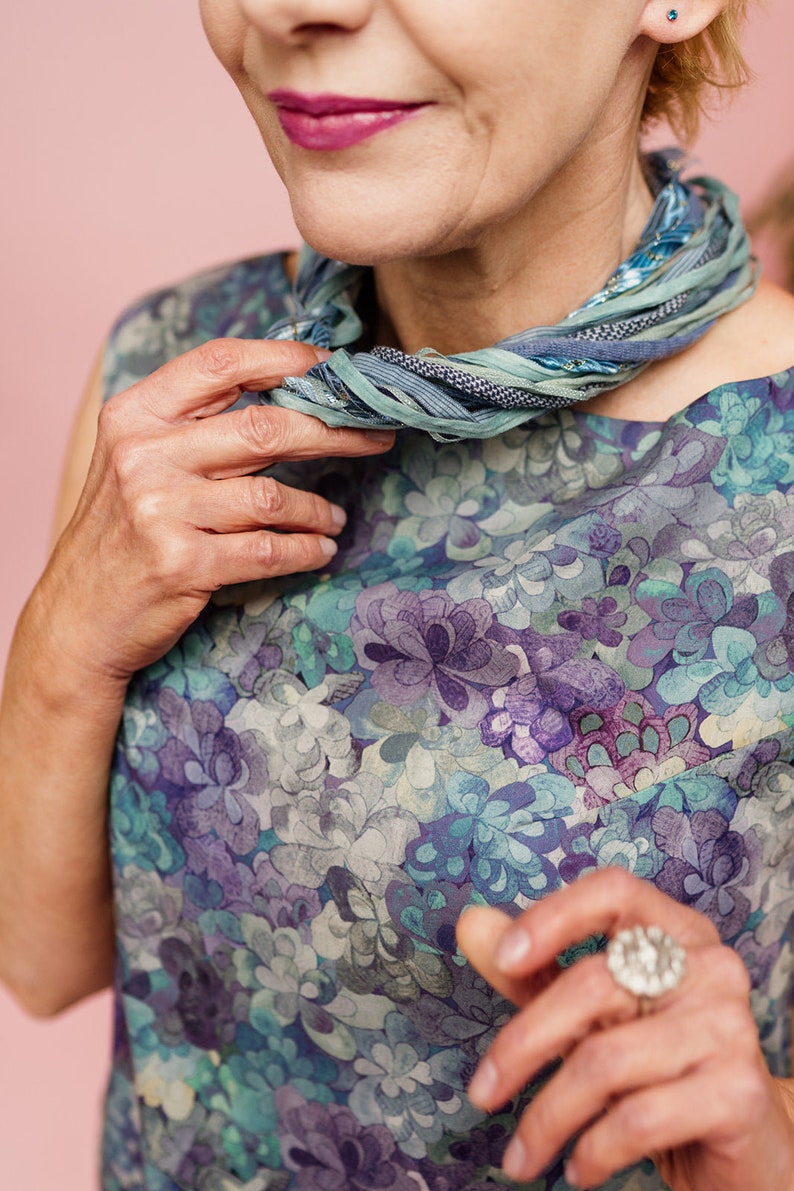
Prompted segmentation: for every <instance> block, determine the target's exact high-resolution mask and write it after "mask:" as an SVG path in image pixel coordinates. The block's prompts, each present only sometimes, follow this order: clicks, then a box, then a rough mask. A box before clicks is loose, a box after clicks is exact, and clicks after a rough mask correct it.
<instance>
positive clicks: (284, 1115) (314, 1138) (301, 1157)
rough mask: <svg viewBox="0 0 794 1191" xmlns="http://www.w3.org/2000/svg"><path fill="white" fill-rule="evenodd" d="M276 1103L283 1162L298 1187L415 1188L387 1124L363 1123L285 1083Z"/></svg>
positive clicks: (311, 1190) (340, 1190)
mask: <svg viewBox="0 0 794 1191" xmlns="http://www.w3.org/2000/svg"><path fill="white" fill-rule="evenodd" d="M275 1103H276V1111H277V1113H278V1126H277V1129H278V1138H279V1142H280V1145H281V1153H282V1157H283V1161H284V1165H285V1166H287V1167H288V1169H289V1170H292V1171H294V1172H295V1176H296V1185H297V1187H298V1188H299V1189H300V1191H417V1182H416V1180H415V1179H412V1178H411V1177H410V1176H409V1174H408V1170H409V1169H410V1170H412V1169H414V1166H413V1163H412V1162H411V1160H410V1158H406V1157H405V1155H403V1154H401V1153H400V1152H399V1151H398V1150H397V1149H396V1146H395V1143H394V1138H393V1137H392V1134H391V1131H390V1130H389V1129H387V1128H386V1126H385V1125H366V1126H364V1125H361V1124H359V1122H358V1121H357V1120H356V1118H355V1117H354V1116H353V1113H352V1112H351V1111H350V1109H349V1108H344V1107H342V1106H341V1105H338V1104H317V1103H315V1102H313V1101H309V1100H304V1098H303V1097H302V1096H301V1095H300V1094H299V1093H298V1092H296V1091H295V1089H294V1088H291V1087H289V1085H286V1086H284V1087H281V1088H279V1089H278V1090H277V1092H276V1094H275Z"/></svg>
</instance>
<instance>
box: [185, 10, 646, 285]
mask: <svg viewBox="0 0 794 1191" xmlns="http://www.w3.org/2000/svg"><path fill="white" fill-rule="evenodd" d="M200 3H201V11H202V18H203V21H204V25H205V28H206V30H207V33H208V36H209V39H210V42H211V44H212V46H213V49H214V50H215V53H216V54H217V56H218V58H219V59H220V61H221V62H222V63H223V65H224V66H225V67H226V69H227V70H228V71H229V73H230V74H231V76H232V78H233V79H234V80H235V82H236V84H237V86H238V87H239V89H240V91H241V93H242V95H243V97H244V99H245V102H246V103H247V105H248V107H249V109H250V110H251V112H252V114H253V116H254V119H255V120H256V122H257V125H258V127H259V129H260V131H261V134H262V137H263V139H264V141H265V145H266V146H267V150H268V152H269V153H270V156H271V157H272V159H273V162H274V163H275V166H276V169H277V170H278V172H279V174H280V175H281V178H282V179H283V181H284V183H285V185H286V187H287V189H288V191H289V195H290V199H291V202H292V208H293V212H294V215H295V219H296V222H297V224H298V227H299V229H300V231H301V234H302V235H303V236H304V237H305V239H306V240H307V241H308V242H309V243H310V244H312V245H313V246H314V247H315V248H317V249H318V250H320V251H322V252H325V253H326V254H327V255H330V256H333V257H339V258H341V259H344V260H348V261H352V262H355V263H369V264H375V263H379V262H382V261H386V260H392V259H396V258H400V257H408V256H424V255H431V254H437V253H442V252H447V251H451V250H454V249H458V248H464V247H472V246H474V245H476V244H477V243H478V241H479V239H480V237H481V236H482V235H483V234H484V233H485V230H486V229H489V228H492V227H493V226H494V225H495V224H499V223H502V222H503V221H505V220H508V219H510V218H511V217H513V216H516V215H517V214H518V213H519V212H521V211H522V210H523V209H525V208H526V207H527V204H528V203H529V201H530V200H531V199H532V198H533V196H534V195H536V194H537V193H538V192H539V191H540V190H542V189H543V188H544V187H545V186H546V185H547V184H548V183H549V181H550V180H551V179H552V178H554V177H555V176H556V175H558V173H559V172H560V171H561V170H562V169H563V167H564V166H565V165H566V164H568V163H569V162H571V161H572V160H574V161H576V162H577V163H581V162H587V166H586V168H585V172H584V173H582V174H580V185H581V186H582V187H583V188H586V187H587V185H588V181H589V177H588V173H587V170H588V169H593V168H596V169H597V168H598V161H599V159H600V160H603V161H605V162H607V163H608V166H607V168H610V169H612V168H613V162H612V160H611V157H610V154H611V152H612V148H611V147H612V146H613V145H614V144H615V140H616V138H619V139H621V142H622V143H625V144H627V145H631V144H632V143H633V135H634V131H635V128H636V121H637V117H638V114H639V110H640V107H641V105H642V97H643V95H644V88H645V84H646V81H647V77H648V72H649V70H650V67H651V64H652V61H653V53H654V45H653V42H652V41H651V40H650V38H649V37H648V36H643V34H647V32H648V29H647V28H646V26H647V25H648V22H649V16H648V11H649V10H655V7H659V9H660V14H662V16H661V19H662V20H663V12H664V11H665V10H664V9H663V8H662V6H661V5H657V2H656V0H200ZM658 15H659V14H655V12H654V11H652V13H651V18H650V19H651V26H652V21H653V20H654V19H656V18H657V16H658ZM660 27H661V26H660ZM339 97H342V99H343V100H344V99H349V100H353V101H361V100H367V101H377V102H375V103H374V104H372V103H369V104H367V106H368V107H369V108H373V107H374V109H375V110H374V111H373V110H370V111H369V112H367V113H366V114H362V113H361V111H358V112H357V113H356V112H355V111H351V110H347V111H343V112H340V111H338V110H337V111H335V110H334V109H338V108H339V107H344V108H347V109H355V107H356V103H355V102H353V103H348V104H345V103H344V102H342V103H341V104H340V102H339ZM378 103H380V104H381V106H380V107H379V106H378ZM389 104H391V105H394V104H398V105H400V106H398V107H397V108H394V107H393V106H392V107H389V106H387V105H389ZM402 105H405V106H402ZM371 129H377V130H378V131H375V132H372V134H371V135H364V133H365V132H369V131H370V130H371ZM598 146H602V147H603V152H602V153H601V154H600V155H599V152H597V151H596V150H597V147H598ZM583 197H586V196H585V195H583Z"/></svg>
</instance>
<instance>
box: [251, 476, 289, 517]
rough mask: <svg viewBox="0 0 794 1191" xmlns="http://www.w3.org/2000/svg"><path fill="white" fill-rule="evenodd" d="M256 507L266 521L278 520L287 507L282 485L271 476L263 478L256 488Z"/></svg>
mask: <svg viewBox="0 0 794 1191" xmlns="http://www.w3.org/2000/svg"><path fill="white" fill-rule="evenodd" d="M256 505H257V512H258V513H259V515H260V516H261V517H262V519H263V520H264V521H274V520H277V519H278V518H279V517H280V516H281V515H282V514H283V513H284V510H285V507H286V494H285V492H284V489H283V488H282V486H281V484H279V483H278V482H277V481H276V480H274V479H271V477H270V476H263V477H262V479H261V480H260V481H259V483H258V485H257V487H256Z"/></svg>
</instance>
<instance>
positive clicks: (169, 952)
mask: <svg viewBox="0 0 794 1191" xmlns="http://www.w3.org/2000/svg"><path fill="white" fill-rule="evenodd" d="M160 960H161V962H162V965H163V968H164V970H165V971H166V972H167V973H168V975H169V976H170V977H171V980H172V981H173V985H172V988H173V989H174V990H175V992H176V996H175V998H174V999H173V1001H172V1008H171V1011H170V1012H167V1013H164V1014H162V1015H161V1014H160V1013H159V1012H158V1015H157V1026H158V1031H160V1030H162V1031H165V1034H166V1039H164V1040H167V1041H168V1042H170V1044H171V1045H174V1043H175V1041H177V1040H179V1041H181V1040H182V1039H184V1040H185V1041H186V1042H190V1043H191V1044H192V1045H193V1046H199V1047H201V1048H203V1049H204V1050H214V1049H216V1048H217V1047H219V1046H221V1045H222V1044H223V1043H228V1042H231V1040H232V1038H233V1037H234V1032H235V1029H236V1021H235V1013H234V1011H233V1008H232V1000H233V994H232V992H231V990H229V989H227V988H226V987H225V986H224V983H223V980H222V979H221V976H220V974H219V973H218V972H217V971H216V969H215V966H214V965H213V964H212V963H211V961H210V960H209V959H207V958H205V957H204V956H201V957H200V956H198V955H195V954H194V953H193V952H192V951H191V949H190V947H188V945H187V943H184V942H183V941H182V940H181V939H176V938H173V937H172V938H168V939H164V940H163V942H162V943H161V945H160ZM169 1035H170V1037H168V1036H169ZM174 1035H176V1038H175V1037H174Z"/></svg>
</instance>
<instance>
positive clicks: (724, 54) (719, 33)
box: [643, 0, 751, 142]
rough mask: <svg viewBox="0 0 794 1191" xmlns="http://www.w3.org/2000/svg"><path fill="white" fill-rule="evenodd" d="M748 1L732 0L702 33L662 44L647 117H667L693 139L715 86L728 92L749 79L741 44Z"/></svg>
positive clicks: (649, 120) (650, 119) (649, 119)
mask: <svg viewBox="0 0 794 1191" xmlns="http://www.w3.org/2000/svg"><path fill="white" fill-rule="evenodd" d="M750 2H751V0H728V4H727V6H726V8H725V10H724V11H723V12H722V13H721V14H720V15H719V16H718V17H717V18H716V20H714V21H713V22H712V23H711V25H709V27H708V28H707V29H704V31H703V32H702V33H699V34H698V35H697V36H696V37H692V38H690V40H689V41H682V42H679V43H678V44H677V45H669V46H662V47H661V48H660V50H659V53H658V54H657V57H656V62H655V64H654V68H653V74H652V75H651V81H650V85H649V87H648V94H647V96H646V99H645V108H644V110H643V121H644V123H646V124H649V123H653V122H654V121H656V120H666V121H667V123H668V124H670V126H671V127H672V129H673V131H674V132H676V133H677V134H678V135H679V136H681V137H682V138H683V139H684V141H686V142H691V141H692V140H693V139H694V137H695V135H696V133H697V131H698V127H699V125H700V118H701V116H702V114H703V112H704V110H705V109H706V108H707V107H708V103H709V100H710V99H711V98H713V96H714V88H717V89H718V90H719V91H720V92H725V91H727V90H733V89H736V88H737V87H742V86H744V84H745V83H747V82H748V81H749V80H750V77H751V72H750V68H749V66H748V65H747V62H746V61H745V57H744V54H743V53H742V50H741V46H740V45H739V31H740V29H741V26H742V24H743V22H744V20H745V18H746V16H747V9H748V7H749V5H750Z"/></svg>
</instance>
